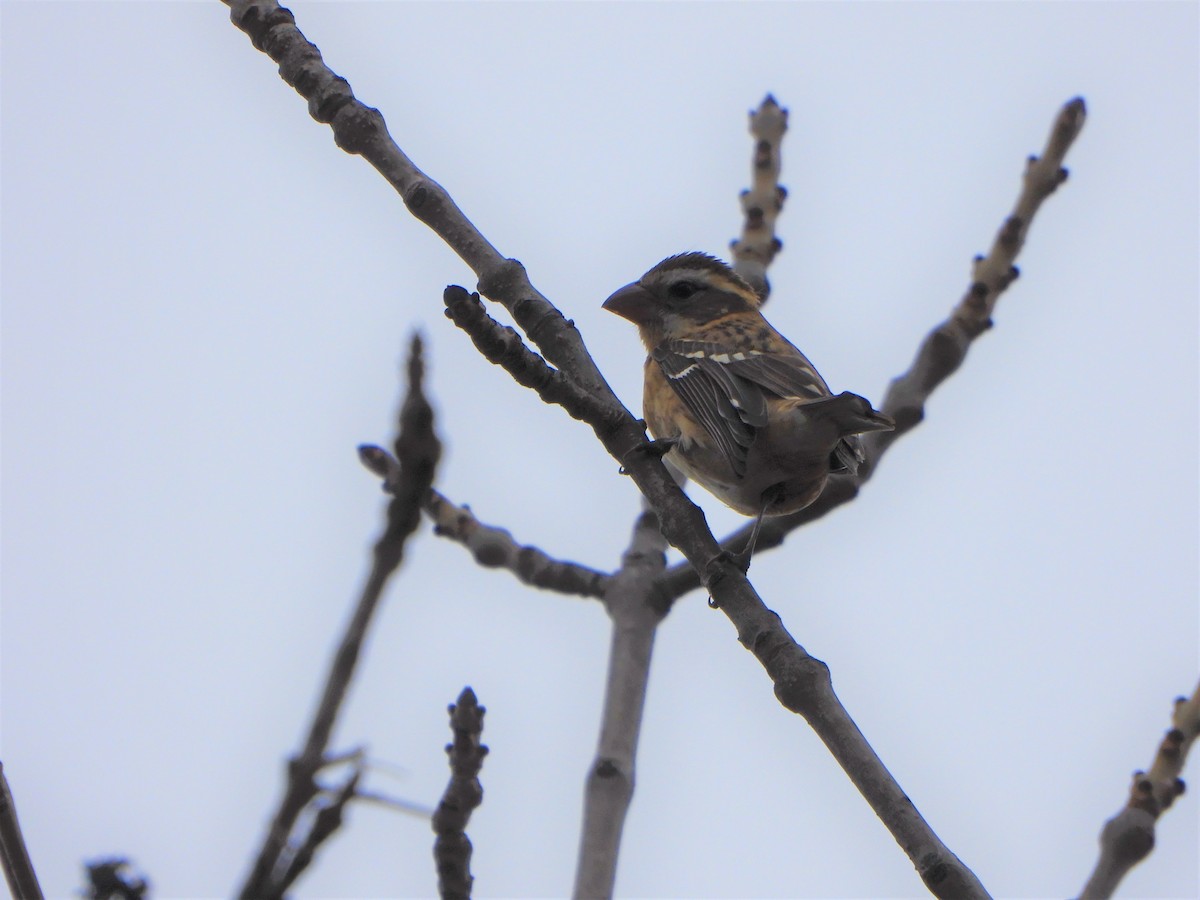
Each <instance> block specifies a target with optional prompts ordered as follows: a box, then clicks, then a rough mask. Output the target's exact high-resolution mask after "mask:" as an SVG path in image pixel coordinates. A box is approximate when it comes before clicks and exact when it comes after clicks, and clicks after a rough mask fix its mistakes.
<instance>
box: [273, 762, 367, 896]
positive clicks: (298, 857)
mask: <svg viewBox="0 0 1200 900" xmlns="http://www.w3.org/2000/svg"><path fill="white" fill-rule="evenodd" d="M362 774H363V770H362V765H361V764H359V765H356V766H355V767H354V770H353V771H352V772H351V773H350V777H349V778H347V779H346V781H345V783H344V784H343V785H342V786H341V787H340V788H339V789H338V790H337V791H330V792H323V793H325V794H326V795H327V796H328V798H329V799H328V800H326V801H325V802H321V803H318V804H316V808H315V810H314V811H313V816H312V824H311V825H309V827H308V828H307V830H306V833H305V834H304V837H303V840H301V842H300V843H299V845H298V846H296V848H295V849H294V850H293V851H292V852H291V853H287V854H285V855H284V856H283V858H282V859H281V862H283V863H284V865H283V874H282V875H280V876H279V877H278V878H277V879H276V880H275V885H274V889H275V890H277V891H278V893H279V894H283V893H284V892H285V891H286V890H287V889H288V888H290V887H291V886H292V885H293V884H294V883H295V881H296V879H297V878H299V877H300V876H301V875H302V874H303V873H304V870H305V869H307V868H308V867H309V865H310V864H311V863H312V861H313V857H314V856H316V853H317V848H318V847H320V846H321V844H323V843H325V841H327V840H328V839H329V838H331V837H333V833H334V832H335V831H337V830H338V829H339V828H341V827H342V821H343V819H344V817H345V811H346V804H347V803H349V802H350V800H351V798H353V797H356V796H358V783H359V781H360V780H361V779H362ZM311 806H313V804H310V807H311Z"/></svg>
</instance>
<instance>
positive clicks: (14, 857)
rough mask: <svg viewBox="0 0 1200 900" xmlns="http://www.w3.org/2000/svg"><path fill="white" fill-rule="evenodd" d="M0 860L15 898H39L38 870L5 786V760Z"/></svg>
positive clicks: (0, 769) (0, 780)
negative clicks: (35, 869) (31, 857)
mask: <svg viewBox="0 0 1200 900" xmlns="http://www.w3.org/2000/svg"><path fill="white" fill-rule="evenodd" d="M0 862H3V864H4V879H5V881H7V882H8V891H9V893H10V894H12V895H13V896H14V897H22V898H25V897H28V898H30V900H41V897H42V888H41V885H40V884H38V878H37V873H36V872H34V870H33V860H31V859H30V858H29V848H28V847H27V846H26V845H25V835H24V834H22V833H21V823H20V822H19V821H18V820H17V804H16V801H14V800H13V795H12V791H10V790H9V788H8V778H7V777H6V776H5V774H4V763H2V762H0Z"/></svg>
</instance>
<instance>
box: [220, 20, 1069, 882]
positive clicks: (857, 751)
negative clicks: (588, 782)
mask: <svg viewBox="0 0 1200 900" xmlns="http://www.w3.org/2000/svg"><path fill="white" fill-rule="evenodd" d="M231 6H232V10H233V11H232V18H233V21H234V22H235V23H236V24H238V26H239V27H241V28H243V30H245V31H246V32H247V33H248V34H249V35H250V36H251V38H252V40H253V41H254V43H255V46H257V47H259V48H260V49H264V50H265V51H266V52H268V53H269V54H270V55H271V56H272V58H273V59H275V60H276V62H279V63H280V71H281V75H282V76H283V78H284V79H285V80H286V81H288V83H289V84H293V85H294V86H296V88H297V90H298V91H300V93H301V94H302V95H303V96H305V97H306V98H307V99H308V100H309V105H310V110H311V111H312V112H313V115H314V117H316V118H317V119H318V120H319V121H328V122H330V124H331V125H332V127H333V129H334V133H335V137H336V138H337V141H338V144H339V146H342V147H343V148H344V149H347V150H348V151H349V152H353V153H360V154H362V155H363V156H364V157H365V158H367V159H368V160H370V161H371V162H372V164H374V165H375V166H376V168H377V169H379V171H380V172H381V173H382V174H384V176H385V177H386V178H387V179H388V180H389V182H390V183H392V184H393V186H395V187H396V189H397V191H398V192H399V193H400V194H401V196H402V197H403V198H404V200H405V203H406V205H407V206H408V207H409V209H410V210H411V211H412V212H413V214H414V215H416V216H417V217H418V218H419V219H421V221H424V222H426V224H428V225H430V227H431V228H433V229H434V230H435V231H436V232H437V233H438V234H439V235H440V236H442V238H443V239H444V240H445V241H446V242H447V243H448V244H449V245H450V246H451V247H452V248H453V249H454V250H455V251H456V252H458V253H459V255H460V256H461V257H462V258H463V259H464V260H466V261H467V262H468V264H470V265H471V266H472V268H473V269H475V271H476V273H477V275H479V288H480V292H481V293H483V294H485V295H487V296H489V297H491V298H493V299H496V300H498V301H499V302H501V303H503V304H504V306H505V307H506V308H507V309H508V310H509V311H510V312H511V314H512V315H513V318H514V320H515V321H516V322H517V324H518V325H519V326H520V327H521V328H522V329H523V330H524V331H525V333H526V334H527V335H528V336H529V337H530V339H531V340H532V341H533V343H534V344H535V345H536V346H537V347H538V348H539V349H540V350H541V352H542V354H543V355H544V357H545V358H546V360H548V361H549V362H550V363H552V364H553V365H554V366H556V367H557V369H558V371H559V372H560V373H562V375H563V376H565V377H566V378H567V379H569V380H570V381H572V382H574V383H575V384H577V385H579V386H580V387H581V388H583V390H584V392H585V393H588V394H590V395H591V399H592V407H589V408H588V409H586V410H584V409H581V410H580V411H581V412H583V413H585V416H584V418H585V421H588V423H589V424H591V425H592V427H593V429H594V430H595V431H596V434H597V436H598V437H599V438H600V439H601V441H602V443H603V444H604V446H605V448H606V449H607V450H608V451H609V453H610V454H612V456H613V457H614V458H615V459H617V460H618V461H620V462H621V464H622V466H623V467H624V471H625V472H626V473H627V474H629V475H630V476H631V477H632V478H633V479H634V481H635V482H636V484H637V485H638V488H639V489H640V490H641V491H642V494H643V496H644V497H646V499H647V501H648V502H649V503H650V505H651V507H652V508H653V509H654V511H655V512H656V514H657V515H658V517H659V521H660V523H661V526H662V531H663V534H664V535H666V537H667V539H668V540H669V541H670V542H671V544H672V545H674V546H676V547H678V548H679V549H680V550H681V551H682V552H683V554H684V556H685V557H687V559H688V562H689V563H690V564H691V566H692V567H693V568H694V569H695V570H696V571H697V573H699V579H700V582H701V583H702V584H703V585H704V586H705V587H706V588H707V590H708V591H709V593H710V595H711V596H712V597H713V598H714V601H715V602H716V603H717V604H718V605H719V606H720V608H721V609H722V610H723V611H724V612H725V613H726V615H727V616H728V617H729V619H730V620H731V621H732V622H733V624H734V625H735V627H736V629H737V633H738V639H739V640H740V641H741V642H742V644H743V645H744V646H745V647H746V648H747V649H749V650H750V651H751V652H752V653H753V654H754V655H755V657H756V658H757V659H758V660H759V662H760V663H761V664H762V665H763V667H764V668H765V669H766V670H767V672H768V674H769V676H770V677H771V679H772V681H773V682H774V685H775V693H776V696H777V697H778V698H779V699H780V702H782V703H783V704H784V706H786V707H787V708H788V709H790V710H792V711H793V712H797V713H800V714H801V715H803V716H804V717H805V718H806V720H807V721H808V722H809V724H810V725H811V726H812V727H813V729H814V730H815V731H816V732H817V733H818V735H819V736H820V737H821V739H822V740H823V741H824V742H825V743H826V745H827V746H828V747H829V749H830V750H831V752H832V753H833V755H834V757H835V758H836V759H837V760H838V762H839V764H841V766H842V767H843V769H844V770H845V771H846V772H847V774H848V776H849V777H850V778H851V780H852V781H853V782H854V784H855V785H856V787H858V789H859V790H860V792H862V794H863V796H864V797H865V798H866V799H867V800H868V802H869V803H870V804H871V806H872V808H873V809H874V810H875V811H876V813H877V814H878V815H879V816H880V818H881V819H882V820H883V822H884V824H885V825H886V826H887V828H888V829H889V831H891V833H892V834H893V836H894V837H895V838H896V840H897V842H898V843H900V845H901V846H902V847H903V849H904V851H905V852H906V853H907V854H908V855H909V857H910V858H911V859H912V860H913V862H914V864H915V865H916V867H917V870H918V872H919V873H920V875H921V877H922V878H923V879H924V880H925V883H926V884H927V885H928V886H929V887H930V889H931V890H932V891H933V892H934V893H935V894H937V895H939V896H956V897H976V896H986V892H985V891H984V889H983V887H982V885H980V884H979V882H978V880H977V879H976V878H975V876H974V875H973V874H972V873H971V872H970V870H969V869H967V868H966V867H965V866H963V865H962V863H961V862H960V861H959V860H958V859H957V857H955V856H954V854H953V853H951V852H950V851H949V850H948V849H947V848H946V847H945V846H944V845H943V844H942V843H941V841H940V840H939V839H938V838H937V836H936V835H935V834H934V833H933V831H932V830H931V829H930V828H929V826H928V824H927V823H926V822H925V821H924V820H923V819H922V818H921V817H920V815H919V814H918V813H917V811H916V809H915V807H913V805H912V803H911V801H910V800H909V799H908V797H907V796H905V794H904V792H903V791H902V790H901V788H900V786H899V785H898V784H897V783H896V782H895V780H894V779H893V778H892V777H891V775H890V774H889V773H888V772H887V770H886V769H885V768H884V767H883V765H882V763H881V762H880V761H879V759H878V757H877V756H876V755H875V753H874V751H873V750H871V748H870V746H869V745H868V744H867V742H866V740H865V739H864V738H863V736H862V734H861V733H860V732H859V731H858V729H857V727H856V726H855V725H854V723H853V722H852V721H851V720H850V718H849V716H848V714H847V713H846V711H845V709H844V708H843V707H842V706H841V704H840V702H839V701H838V699H837V697H836V695H835V694H834V692H833V689H832V685H831V683H830V679H829V673H828V669H827V667H826V666H825V665H824V663H822V662H820V661H819V660H816V659H814V658H813V657H811V656H810V655H809V654H808V653H807V652H806V651H805V650H804V648H803V647H801V646H800V645H799V644H798V643H796V641H795V640H794V639H793V638H792V636H791V635H790V634H788V632H787V630H786V629H785V628H784V627H783V625H782V623H781V622H780V620H779V617H778V616H777V615H776V614H775V613H773V612H771V611H770V610H768V609H767V608H766V606H765V605H764V604H763V602H762V600H761V598H760V597H759V596H758V594H757V593H756V592H755V591H754V589H753V587H752V586H751V585H750V584H749V582H748V581H747V580H746V578H745V576H744V574H743V573H742V572H740V571H739V570H738V569H737V568H736V566H735V565H734V564H733V562H732V560H730V559H729V558H728V557H727V556H722V555H720V547H719V545H718V544H717V542H716V540H715V539H714V538H713V536H712V534H711V532H710V531H709V530H708V527H707V523H706V522H705V520H704V516H703V513H702V512H701V511H700V510H699V508H698V507H696V505H695V504H693V503H692V502H691V501H690V500H688V499H687V497H686V496H685V495H684V494H683V493H682V491H680V489H679V487H678V486H677V485H676V484H675V482H674V481H673V480H672V479H671V477H670V475H669V474H668V472H667V471H666V469H665V467H664V466H663V464H662V462H661V460H660V459H658V458H657V457H656V456H655V455H654V454H653V453H646V452H638V451H644V450H646V448H647V446H648V445H647V441H646V438H645V433H644V427H643V424H642V423H641V422H639V421H638V420H636V419H634V418H633V416H631V415H630V414H629V413H628V411H627V410H625V409H624V408H623V406H621V404H620V403H619V401H618V400H617V398H616V397H615V395H613V394H612V392H611V389H610V388H609V387H608V385H607V383H606V382H605V381H604V379H603V377H602V376H601V375H600V373H599V371H598V369H597V368H596V366H595V363H594V361H593V360H592V359H591V358H590V356H588V354H587V351H586V348H585V347H584V345H583V342H582V339H581V338H580V337H579V334H578V332H577V330H576V329H575V328H574V325H573V324H572V323H571V322H569V321H568V320H566V319H565V318H563V317H562V315H561V314H560V313H559V312H558V311H557V310H556V309H555V308H554V307H553V306H552V305H551V304H550V303H549V301H547V300H546V298H545V297H543V296H542V295H541V294H540V293H538V292H536V291H535V290H534V289H533V288H532V286H531V285H530V284H529V281H528V278H527V277H526V274H525V271H524V269H523V267H521V266H520V264H519V263H517V262H516V261H514V260H504V259H502V258H501V257H500V255H499V254H498V253H497V252H496V251H495V249H494V248H492V247H491V245H490V244H487V242H486V241H484V240H483V238H482V236H481V235H480V234H479V232H478V230H477V229H475V228H474V226H473V225H471V224H470V222H468V221H467V220H466V219H465V217H464V216H463V215H462V213H461V211H460V210H459V209H458V208H457V206H455V205H454V204H453V202H452V201H451V200H450V198H449V197H448V195H446V193H445V191H444V190H443V189H442V188H441V187H440V186H438V185H436V184H435V183H434V182H432V181H430V180H429V179H428V178H427V177H426V176H425V175H424V174H423V173H421V172H420V171H419V170H418V169H416V168H415V166H413V165H412V163H411V161H409V160H408V159H407V157H405V156H404V155H403V153H401V152H400V150H399V148H398V147H396V145H395V143H394V142H393V141H392V139H391V137H390V136H389V135H388V134H387V132H386V129H385V128H384V126H383V119H382V117H381V116H380V115H379V113H378V111H376V110H372V109H369V108H368V107H365V106H363V105H362V104H361V103H359V102H358V101H357V100H356V99H354V96H353V94H352V92H351V91H350V89H349V86H348V85H347V84H346V82H345V80H344V79H341V78H339V77H338V76H336V75H334V74H333V73H332V72H331V71H330V70H329V69H328V68H327V67H326V66H325V65H324V63H323V62H322V61H321V59H320V54H319V53H318V52H317V50H316V48H315V47H313V46H312V45H311V44H310V43H308V42H307V41H306V40H305V39H304V38H303V35H301V34H300V33H299V31H298V30H297V29H296V28H295V25H294V22H293V20H292V17H291V14H290V13H286V12H285V11H281V10H280V9H279V8H278V6H276V5H275V4H274V3H273V2H270V0H232V2H231ZM1075 105H1076V106H1077V107H1078V109H1077V116H1076V118H1077V119H1078V121H1080V122H1081V121H1082V103H1081V102H1078V103H1076V104H1075ZM1075 130H1077V128H1076V129H1075ZM1064 134H1065V135H1066V136H1065V139H1063V140H1060V141H1059V145H1058V147H1053V148H1049V149H1048V152H1047V157H1048V158H1049V157H1052V156H1053V155H1054V153H1053V151H1054V150H1056V149H1062V150H1064V151H1065V146H1066V145H1067V144H1069V143H1070V138H1071V137H1073V133H1070V129H1066V130H1065V131H1064ZM1027 180H1029V179H1027ZM1027 227H1028V221H1027V218H1026V219H1025V220H1023V221H1021V222H1019V223H1017V224H1016V225H1015V226H1013V227H1012V228H1011V229H1010V231H1009V232H1007V233H1006V234H1007V237H1006V239H1005V242H1004V243H1005V247H1006V249H1007V250H1008V251H1010V252H1012V253H1013V254H1015V252H1016V250H1018V249H1019V246H1020V241H1021V240H1023V238H1024V233H1025V230H1026V229H1027ZM989 277H990V273H989V272H988V271H987V269H986V267H983V266H980V267H977V271H976V275H975V278H976V282H977V283H982V284H989ZM1009 279H1010V280H1011V274H1010V275H1009ZM1006 284H1007V282H1004V285H1001V286H999V287H998V288H997V287H996V286H993V287H991V288H989V290H991V291H992V293H993V294H998V292H999V290H1002V289H1003V286H1006ZM992 302H994V298H993V299H992ZM972 337H973V335H972ZM963 352H964V353H965V350H964V351H963ZM918 360H920V354H919V355H918ZM960 361H961V360H960ZM956 365H957V364H956ZM914 368H916V366H915V365H914ZM949 371H953V367H951V368H950V369H949V370H948V371H947V373H946V374H949ZM942 377H945V376H944V375H943V376H942ZM934 384H936V382H934ZM932 386H933V385H929V386H928V388H927V389H928V390H932ZM896 392H897V384H895V383H894V384H893V391H892V392H890V393H889V396H892V395H893V394H896ZM900 393H901V394H902V393H903V392H902V391H901V392H900ZM894 399H896V400H897V401H898V400H899V399H900V397H899V396H897V397H895V398H894ZM884 408H885V411H889V410H888V409H887V406H886V404H885V407H884ZM910 427H911V426H910ZM873 446H874V448H875V455H876V458H877V457H878V455H879V453H880V452H882V447H883V446H884V445H882V444H878V443H876V444H874V445H873ZM818 502H820V501H818Z"/></svg>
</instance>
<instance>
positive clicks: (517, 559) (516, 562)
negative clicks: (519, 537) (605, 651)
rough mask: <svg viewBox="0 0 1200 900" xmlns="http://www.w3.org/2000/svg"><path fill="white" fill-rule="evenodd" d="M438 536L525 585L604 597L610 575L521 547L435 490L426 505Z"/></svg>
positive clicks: (486, 565)
mask: <svg viewBox="0 0 1200 900" xmlns="http://www.w3.org/2000/svg"><path fill="white" fill-rule="evenodd" d="M424 508H425V512H426V513H428V515H429V517H430V518H431V519H433V530H434V533H435V534H438V535H440V536H442V537H445V538H449V539H450V540H452V541H456V542H458V543H459V544H462V545H463V546H464V547H466V548H467V549H468V550H470V551H471V555H472V556H473V557H474V558H475V562H477V563H479V565H481V566H484V567H485V568H489V569H507V570H508V571H510V572H512V573H513V574H514V575H516V576H517V578H519V579H520V580H521V581H523V582H524V583H525V584H528V585H530V586H531V587H536V588H541V589H543V590H549V591H558V592H559V593H561V594H577V595H579V596H581V597H603V596H604V593H605V590H606V588H607V587H608V584H609V582H610V581H611V579H612V576H611V575H607V574H605V573H604V572H597V571H596V570H595V569H589V568H588V567H587V566H584V565H580V564H579V563H573V562H564V561H562V560H557V559H553V558H551V557H550V556H548V555H547V554H546V553H545V552H544V551H542V550H539V549H538V548H537V547H530V546H525V545H522V544H518V543H517V542H516V541H515V540H513V536H512V534H511V533H510V532H508V531H505V530H504V529H503V528H496V527H495V526H493V525H485V524H484V523H483V522H480V521H479V520H478V519H477V518H475V514H474V513H472V512H471V510H470V508H469V507H466V506H455V505H454V504H453V503H452V502H451V501H449V500H447V499H446V498H445V497H443V496H442V495H441V494H439V493H438V492H437V491H435V490H431V491H430V492H429V495H428V496H427V497H426V500H425V504H424Z"/></svg>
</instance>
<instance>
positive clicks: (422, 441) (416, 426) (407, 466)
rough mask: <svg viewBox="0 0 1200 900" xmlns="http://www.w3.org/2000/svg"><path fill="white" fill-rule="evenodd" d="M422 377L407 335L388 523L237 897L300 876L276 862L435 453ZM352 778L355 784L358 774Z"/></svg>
mask: <svg viewBox="0 0 1200 900" xmlns="http://www.w3.org/2000/svg"><path fill="white" fill-rule="evenodd" d="M423 376H424V368H423V364H422V361H421V340H420V338H418V337H415V336H414V337H413V340H412V346H411V351H410V354H409V360H408V394H407V396H406V397H405V399H404V403H403V405H402V407H401V409H400V422H399V433H398V434H397V436H396V442H395V450H396V458H397V459H398V460H399V470H398V472H397V475H396V478H395V480H394V481H393V482H392V483H390V484H388V485H387V487H388V489H389V491H390V492H391V493H392V500H391V502H390V503H389V504H388V510H387V522H386V525H385V527H384V531H383V534H381V535H380V536H379V538H378V540H377V541H376V542H375V548H374V553H373V563H372V566H371V571H370V573H369V575H368V576H367V582H366V584H365V585H364V586H363V589H362V593H361V594H360V596H359V599H358V603H357V604H356V606H355V609H354V612H353V614H352V615H351V617H350V621H349V622H348V623H347V624H346V630H345V633H344V634H343V635H342V640H341V643H340V644H339V645H338V649H337V652H336V653H335V654H334V658H333V661H332V663H331V664H330V668H329V674H328V675H327V676H326V680H325V686H324V688H323V689H322V692H321V699H320V701H319V702H318V704H317V708H316V711H315V712H314V714H313V720H312V723H311V724H310V725H309V729H308V735H307V737H306V738H305V740H304V746H303V747H302V748H301V750H300V752H299V753H298V754H297V755H296V756H294V757H292V758H291V759H290V760H289V761H288V766H287V773H288V777H287V787H286V788H285V790H284V796H283V799H282V800H281V801H280V804H279V808H278V809H277V810H276V812H275V815H274V816H273V818H272V820H271V824H270V825H269V826H268V828H267V833H266V835H265V836H264V837H263V842H262V847H261V848H260V849H259V852H258V855H257V856H256V857H255V860H254V864H253V865H252V866H251V869H250V874H249V875H248V876H247V877H246V882H245V884H244V885H243V886H242V889H241V892H240V896H241V897H242V898H243V900H258V898H270V897H280V896H282V893H283V890H284V888H285V887H286V884H287V883H290V881H291V880H292V879H294V878H295V877H296V876H297V875H298V874H299V871H298V870H294V869H293V868H292V867H290V866H289V867H288V869H287V870H286V871H284V872H280V871H279V867H280V864H281V861H283V860H284V859H285V858H286V856H287V855H289V854H288V842H289V838H290V837H291V835H292V833H293V831H294V830H295V828H296V823H297V821H298V820H299V818H300V815H301V813H302V812H303V811H304V810H305V808H306V807H307V806H308V805H309V804H310V803H311V802H312V801H313V800H314V798H316V797H317V795H318V792H319V790H320V788H319V786H318V785H317V782H316V774H317V772H318V771H319V770H320V769H321V767H322V766H323V765H325V763H326V762H327V757H326V750H327V748H328V746H329V741H330V738H331V736H332V734H333V727H334V724H335V723H336V721H337V717H338V715H339V713H340V712H341V709H342V704H343V702H344V701H345V699H346V694H347V692H348V691H349V689H350V681H351V679H353V677H354V671H355V668H356V666H357V663H358V658H359V655H360V654H361V652H362V647H363V644H364V642H365V641H366V637H367V630H368V628H369V627H370V625H371V622H372V620H373V619H374V615H375V611H376V609H377V608H378V606H379V601H380V598H381V597H382V595H383V589H384V586H385V585H386V584H387V581H388V579H389V578H390V577H391V575H392V573H393V572H395V571H396V569H397V568H398V567H399V565H400V562H401V560H402V559H403V556H404V544H405V542H406V541H407V539H408V537H409V535H411V534H412V533H413V532H414V531H415V530H416V528H417V526H418V525H419V524H420V521H421V500H422V499H423V498H424V497H425V495H426V494H427V493H428V491H429V487H430V484H431V483H432V481H433V473H434V470H435V468H436V466H437V461H438V458H439V457H440V456H441V452H442V451H441V443H440V442H439V441H438V438H437V435H436V434H435V433H434V430H433V408H432V407H431V406H430V405H429V401H428V400H426V399H425V395H424V392H423V391H422V386H421V383H422V380H423ZM354 782H355V784H356V783H357V778H355V779H354ZM354 786H355V785H354V784H352V785H350V790H349V793H348V794H347V797H349V795H350V794H352V793H353V788H354ZM335 815H336V814H335ZM317 824H318V825H319V826H320V827H322V828H323V827H326V826H328V825H330V824H333V823H332V820H331V819H330V818H329V817H326V818H325V819H322V820H321V821H320V822H318V823H317ZM330 833H331V832H330ZM300 846H301V847H302V848H303V847H307V846H308V841H307V840H302V841H301V844H300ZM314 849H315V848H314ZM309 855H310V856H311V851H310V853H309ZM283 879H286V882H285V881H284V880H283Z"/></svg>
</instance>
